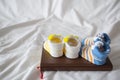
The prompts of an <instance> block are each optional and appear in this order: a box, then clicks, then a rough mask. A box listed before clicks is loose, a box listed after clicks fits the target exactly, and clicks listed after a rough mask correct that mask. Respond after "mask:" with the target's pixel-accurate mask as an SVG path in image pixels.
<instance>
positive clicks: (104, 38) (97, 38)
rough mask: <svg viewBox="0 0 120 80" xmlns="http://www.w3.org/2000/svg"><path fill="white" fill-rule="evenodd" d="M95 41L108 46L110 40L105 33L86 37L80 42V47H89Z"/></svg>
mask: <svg viewBox="0 0 120 80" xmlns="http://www.w3.org/2000/svg"><path fill="white" fill-rule="evenodd" d="M97 41H103V42H105V44H110V42H111V40H110V38H109V36H108V35H107V34H106V33H99V34H97V36H95V37H88V38H85V39H83V40H82V42H81V44H82V46H90V45H92V44H94V43H95V42H97Z"/></svg>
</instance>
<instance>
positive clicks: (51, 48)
mask: <svg viewBox="0 0 120 80" xmlns="http://www.w3.org/2000/svg"><path fill="white" fill-rule="evenodd" d="M62 39H63V38H62V36H61V35H57V34H51V35H49V37H48V40H47V41H45V43H44V49H45V50H46V51H47V52H48V53H49V54H50V55H51V56H52V57H61V56H63V45H64V44H63V42H62Z"/></svg>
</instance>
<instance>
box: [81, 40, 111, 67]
mask: <svg viewBox="0 0 120 80" xmlns="http://www.w3.org/2000/svg"><path fill="white" fill-rule="evenodd" d="M110 51H111V49H110V46H109V45H107V44H106V43H104V42H102V41H97V42H95V44H94V45H91V46H84V47H82V49H81V53H80V55H81V57H82V58H84V59H86V60H87V61H89V62H91V63H93V64H96V65H103V64H105V63H106V58H107V56H108V54H109V53H110Z"/></svg>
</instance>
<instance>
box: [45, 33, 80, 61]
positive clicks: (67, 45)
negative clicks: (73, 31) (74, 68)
mask: <svg viewBox="0 0 120 80" xmlns="http://www.w3.org/2000/svg"><path fill="white" fill-rule="evenodd" d="M80 47H81V41H80V39H79V37H78V36H75V35H69V36H66V37H64V38H63V37H62V36H61V35H58V34H51V35H49V36H48V40H46V41H45V43H44V49H45V50H46V51H47V52H48V53H49V54H50V55H51V56H52V57H61V56H63V55H65V56H66V57H67V58H70V59H75V58H78V57H79V51H80Z"/></svg>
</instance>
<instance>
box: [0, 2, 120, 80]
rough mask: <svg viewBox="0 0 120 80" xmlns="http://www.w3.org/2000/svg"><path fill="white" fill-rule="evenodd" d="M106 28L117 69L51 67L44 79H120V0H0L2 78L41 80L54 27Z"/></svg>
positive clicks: (80, 31)
mask: <svg viewBox="0 0 120 80" xmlns="http://www.w3.org/2000/svg"><path fill="white" fill-rule="evenodd" d="M99 32H106V33H108V34H109V35H110V38H111V41H112V42H111V49H112V50H111V54H109V58H110V60H111V62H112V64H113V70H112V71H48V72H47V71H46V72H44V77H43V78H44V80H67V79H69V80H119V79H120V43H119V41H120V0H99V1H98V0H0V80H39V79H40V78H39V74H40V73H39V71H38V70H37V69H36V67H37V66H38V65H39V63H40V60H41V53H42V44H43V41H45V40H46V39H47V36H48V35H49V34H51V33H58V34H62V35H63V36H66V35H69V34H75V35H78V36H79V37H80V38H81V39H82V38H84V37H87V36H95V35H96V34H97V33H99Z"/></svg>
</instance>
